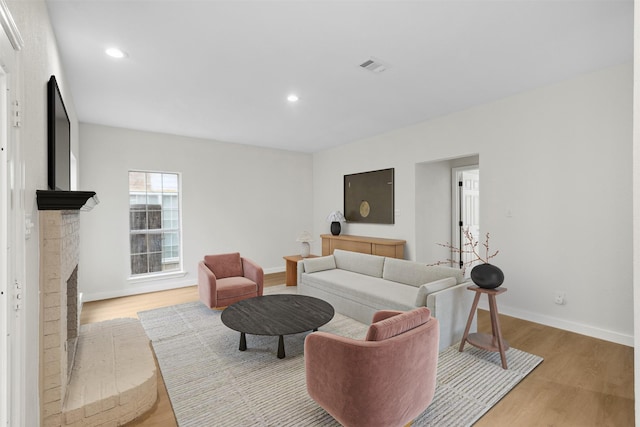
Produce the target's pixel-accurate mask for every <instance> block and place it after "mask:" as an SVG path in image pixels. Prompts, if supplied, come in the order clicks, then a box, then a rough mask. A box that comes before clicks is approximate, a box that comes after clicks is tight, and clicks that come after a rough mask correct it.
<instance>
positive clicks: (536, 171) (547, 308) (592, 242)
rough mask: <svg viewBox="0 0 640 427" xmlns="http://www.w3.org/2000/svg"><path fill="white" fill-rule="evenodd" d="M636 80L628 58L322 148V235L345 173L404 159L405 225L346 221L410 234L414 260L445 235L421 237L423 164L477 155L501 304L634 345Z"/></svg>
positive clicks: (317, 177)
mask: <svg viewBox="0 0 640 427" xmlns="http://www.w3.org/2000/svg"><path fill="white" fill-rule="evenodd" d="M632 89H633V78H632V65H631V64H625V65H620V66H616V67H612V68H609V69H606V70H602V71H599V72H595V73H590V74H587V75H582V76H579V77H575V78H573V79H570V80H567V81H565V82H562V83H560V84H556V85H552V86H548V87H543V88H539V89H537V90H533V91H529V92H526V93H522V94H520V95H517V96H513V97H510V98H507V99H503V100H501V101H498V102H494V103H491V104H487V105H482V106H479V107H477V108H473V109H470V110H467V111H463V112H459V113H456V114H452V115H449V116H446V117H442V118H440V119H437V120H432V121H428V122H424V123H421V124H418V125H415V126H412V127H407V128H404V129H398V130H396V131H393V132H390V133H387V134H384V135H379V136H376V137H373V138H369V139H365V140H361V141H357V142H354V143H351V144H349V145H346V146H342V147H338V148H335V149H332V150H328V151H325V152H321V153H317V154H316V155H314V177H313V180H314V206H315V207H314V225H315V233H316V234H318V233H325V232H327V230H328V224H326V222H325V221H324V217H325V216H326V215H327V213H328V212H329V211H331V210H334V209H340V208H341V207H342V176H343V175H344V174H349V173H354V172H363V171H367V170H375V169H383V168H389V167H394V168H395V176H396V185H395V205H396V208H397V209H398V211H399V215H396V223H395V224H394V225H373V224H345V226H344V227H343V230H345V231H344V233H346V234H357V235H370V236H379V237H389V238H400V239H406V240H407V250H406V251H405V254H406V255H405V257H406V258H409V259H415V254H416V250H415V248H416V247H417V246H418V245H419V244H420V245H426V244H425V242H424V240H422V239H425V240H426V241H427V242H428V243H427V244H430V243H435V242H437V241H439V237H434V239H433V240H431V239H430V238H429V236H416V231H417V228H416V222H417V221H418V220H419V218H415V212H416V209H417V207H416V199H417V198H416V180H417V179H418V176H417V175H416V164H419V163H423V162H433V161H437V160H441V159H452V158H457V157H465V156H468V155H470V154H475V153H477V154H478V155H479V158H480V163H481V165H480V169H481V180H482V182H481V185H482V189H481V195H480V210H481V212H480V224H481V228H482V233H483V234H484V233H485V232H490V233H491V245H492V248H495V249H499V250H500V254H499V256H498V257H496V258H495V259H494V261H495V264H496V265H499V266H500V267H501V268H502V270H503V271H504V273H505V276H506V281H505V284H504V286H505V287H506V288H508V289H509V292H507V293H505V294H503V295H502V296H501V297H500V301H499V304H500V310H501V312H502V313H505V314H511V315H515V316H517V317H521V318H524V319H529V320H532V321H535V322H539V323H543V324H547V325H551V326H556V327H560V328H564V329H567V330H572V331H575V332H579V333H584V334H588V335H592V336H596V337H600V338H603V339H607V340H611V341H615V342H620V343H624V344H627V345H632V344H633V304H632V297H633V294H632V268H631V261H632V254H631V251H632V235H631V229H632V214H631V211H632V207H631V205H632V202H631V201H632V186H631V178H632V162H631V153H632ZM507 209H509V210H511V212H512V213H513V215H512V217H507V216H506V215H505V212H506V210H507ZM418 239H420V243H418V241H417V240H418ZM318 247H319V246H318V244H317V243H316V246H315V249H316V250H318V249H317V248H318ZM424 261H425V262H429V261H437V260H424ZM555 291H563V292H566V295H567V304H566V305H563V306H558V305H555V304H554V302H553V296H554V292H555Z"/></svg>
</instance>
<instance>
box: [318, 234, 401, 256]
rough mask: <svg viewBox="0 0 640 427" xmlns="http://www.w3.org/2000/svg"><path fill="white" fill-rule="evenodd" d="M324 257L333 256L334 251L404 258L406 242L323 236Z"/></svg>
mask: <svg viewBox="0 0 640 427" xmlns="http://www.w3.org/2000/svg"><path fill="white" fill-rule="evenodd" d="M320 237H322V255H331V254H332V253H333V250H334V249H342V250H345V251H352V252H362V253H365V254H371V255H380V256H388V257H391V258H400V259H403V258H404V245H405V243H407V242H406V241H405V240H398V239H383V238H380V237H364V236H349V235H345V234H341V235H338V236H334V235H332V234H321V235H320Z"/></svg>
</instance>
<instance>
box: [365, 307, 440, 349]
mask: <svg viewBox="0 0 640 427" xmlns="http://www.w3.org/2000/svg"><path fill="white" fill-rule="evenodd" d="M430 318H431V311H429V309H428V308H426V307H418V308H416V309H413V310H411V311H408V312H406V313H402V314H398V315H396V316H392V317H388V318H386V319H384V320H380V321H379V322H376V323H372V324H371V326H369V330H368V331H367V337H366V338H365V340H366V341H382V340H386V339H389V338H392V337H395V336H397V335H400V334H402V333H405V332H407V331H410V330H411V329H414V328H417V327H418V326H420V325H423V324H425V323H427V322H428V321H429V319H430Z"/></svg>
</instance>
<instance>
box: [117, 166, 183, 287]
mask: <svg viewBox="0 0 640 427" xmlns="http://www.w3.org/2000/svg"><path fill="white" fill-rule="evenodd" d="M131 172H140V173H157V174H167V175H169V174H171V175H177V176H178V198H177V203H178V251H179V256H178V258H179V265H178V268H177V269H175V270H167V271H157V272H147V273H142V274H133V272H132V270H131V256H132V254H131V231H132V230H131V216H130V206H131V203H130V198H131V194H132V193H131V191H130V188H129V179H128V178H127V199H128V200H129V203H128V205H129V209H128V211H127V214H128V215H129V229H128V233H127V235H128V236H127V241H128V242H129V243H128V246H129V252H128V265H129V277H128V279H127V281H128V282H129V283H138V282H147V281H153V280H157V279H162V278H174V277H183V276H185V275H186V272H185V271H184V268H183V263H184V251H183V246H182V233H183V230H182V173H180V172H172V171H158V170H143V169H131V170H129V171H128V172H127V177H128V176H129V173H131ZM161 230H162V229H161Z"/></svg>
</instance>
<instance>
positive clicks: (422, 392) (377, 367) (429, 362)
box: [304, 307, 440, 427]
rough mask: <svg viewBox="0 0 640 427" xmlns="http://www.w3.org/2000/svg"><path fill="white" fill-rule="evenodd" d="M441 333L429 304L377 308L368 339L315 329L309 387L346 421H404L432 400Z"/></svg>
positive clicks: (369, 426) (350, 425)
mask: <svg viewBox="0 0 640 427" xmlns="http://www.w3.org/2000/svg"><path fill="white" fill-rule="evenodd" d="M439 339H440V328H439V327H438V320H437V319H436V318H434V317H431V312H430V311H429V309H428V308H426V307H419V308H416V309H414V310H411V311H407V312H403V311H391V310H383V311H378V312H377V313H376V314H375V315H374V317H373V323H372V324H371V326H370V327H369V330H368V331H367V336H366V338H365V340H364V341H363V340H356V339H352V338H346V337H341V336H337V335H333V334H329V333H326V332H313V333H311V334H309V335H308V336H307V338H306V340H305V342H304V359H305V368H306V377H307V391H308V393H309V395H310V396H311V398H312V399H313V400H315V401H316V402H317V403H318V404H319V405H320V406H322V407H323V408H324V409H325V410H326V411H327V412H328V413H329V414H331V416H333V418H335V419H336V420H337V421H338V422H340V423H341V424H342V425H344V426H347V427H358V426H362V427H364V426H366V427H376V426H380V427H394V426H404V425H406V424H407V423H409V422H410V421H412V420H414V419H415V418H416V417H417V416H418V415H420V414H421V413H422V412H424V411H425V409H427V407H428V406H429V405H430V404H431V401H432V400H433V395H434V394H435V390H436V368H437V364H438V341H439Z"/></svg>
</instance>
